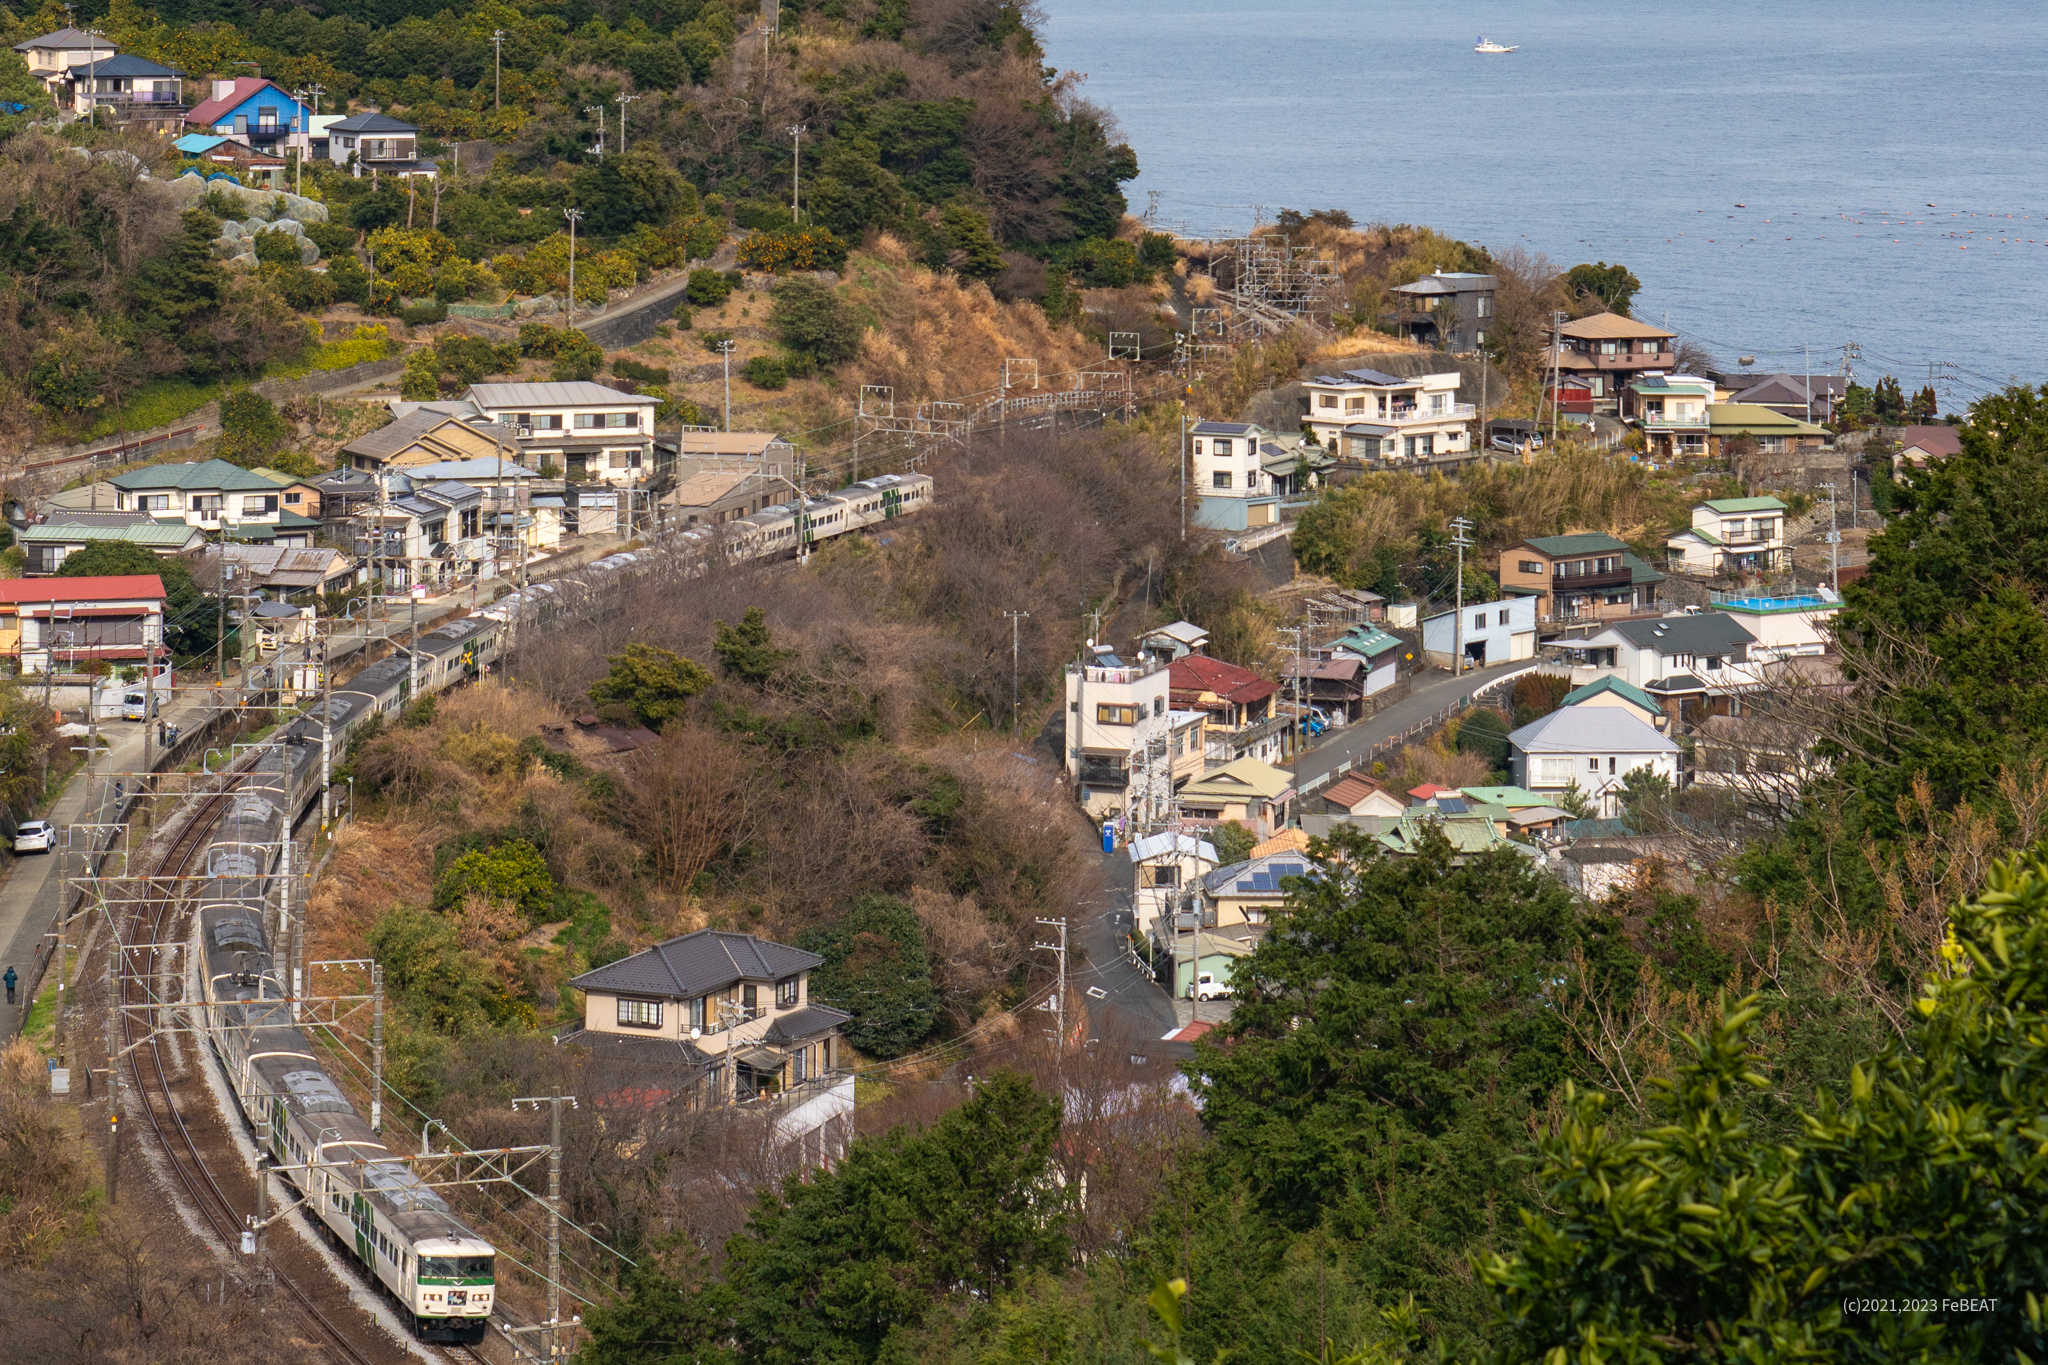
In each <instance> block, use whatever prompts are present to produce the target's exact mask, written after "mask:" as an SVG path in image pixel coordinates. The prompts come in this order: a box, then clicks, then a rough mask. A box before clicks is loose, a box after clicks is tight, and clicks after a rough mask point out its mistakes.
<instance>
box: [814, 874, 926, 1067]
mask: <svg viewBox="0 0 2048 1365" xmlns="http://www.w3.org/2000/svg"><path fill="white" fill-rule="evenodd" d="M802 946H803V947H804V948H805V949H807V950H809V951H810V952H814V953H817V954H819V955H820V956H822V957H823V958H824V959H825V961H824V965H822V966H820V967H819V968H818V969H817V970H816V971H814V972H812V973H811V998H812V999H813V1000H815V1001H816V1002H817V1003H819V1004H821V1005H830V1006H831V1007H832V1008H834V1009H842V1010H845V1011H846V1012H847V1013H849V1014H851V1015H852V1016H853V1021H852V1022H851V1023H850V1024H848V1025H847V1029H846V1037H847V1040H848V1041H849V1042H851V1043H852V1044H853V1045H854V1046H855V1047H857V1048H859V1049H860V1050H861V1051H862V1052H864V1053H867V1054H869V1055H871V1056H875V1057H900V1056H902V1055H903V1054H904V1053H906V1052H908V1051H910V1050H911V1049H912V1048H914V1047H916V1046H917V1044H918V1043H919V1042H921V1041H922V1040H923V1039H924V1037H925V1036H926V1035H927V1034H929V1033H930V1032H931V1031H932V1025H933V1023H934V1022H935V1020H936V1017H937V1006H938V994H937V992H936V991H934V990H933V988H932V969H931V959H930V956H929V955H928V953H927V952H926V949H925V941H924V929H923V927H922V926H920V925H919V924H918V922H917V913H916V912H915V911H913V910H912V909H911V908H910V906H909V905H907V904H905V903H904V902H903V901H900V900H897V899H896V898H895V897H893V896H863V897H862V898H861V899H860V900H859V902H857V903H856V904H855V905H854V907H853V909H852V910H850V911H848V912H847V913H846V915H845V916H844V917H843V918H841V919H839V920H838V921H836V922H835V923H833V924H830V925H827V926H824V927H822V928H819V929H814V930H812V931H810V932H809V933H807V934H806V935H805V936H804V938H803V940H802Z"/></svg>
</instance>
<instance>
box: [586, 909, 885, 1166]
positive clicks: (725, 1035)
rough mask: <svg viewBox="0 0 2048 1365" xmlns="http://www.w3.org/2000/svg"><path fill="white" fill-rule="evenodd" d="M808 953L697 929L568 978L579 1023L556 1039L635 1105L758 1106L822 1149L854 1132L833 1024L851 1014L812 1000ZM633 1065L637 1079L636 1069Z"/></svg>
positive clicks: (830, 1151) (793, 1136) (789, 1135)
mask: <svg viewBox="0 0 2048 1365" xmlns="http://www.w3.org/2000/svg"><path fill="white" fill-rule="evenodd" d="M823 963H824V959H823V958H822V957H819V956H818V955H817V954H816V953H807V952H805V951H804V950H802V949H801V948H792V947H790V946H789V945H788V944H785V943H776V942H773V941H771V940H769V939H764V938H758V937H756V936H755V935H753V934H735V933H726V932H723V931H720V930H716V929H700V930H698V931H697V932H696V933H693V934H684V935H683V936H682V937H680V938H672V939H669V940H667V941H666V942H663V943H657V944H655V945H654V946H653V947H652V948H649V949H647V950H646V951H645V952H639V953H635V954H633V955H632V956H631V957H625V958H621V959H619V960H618V961H617V962H613V963H609V964H607V965H605V966H603V967H598V968H596V969H594V970H592V971H588V972H585V973H583V974H582V975H581V976H578V977H575V978H573V979H572V980H571V981H570V982H569V984H570V985H571V986H573V987H575V988H576V989H577V990H580V991H582V992H583V1023H582V1026H581V1027H580V1028H577V1029H575V1030H572V1031H571V1032H569V1033H567V1034H565V1035H563V1036H562V1039H561V1042H562V1044H563V1045H564V1046H570V1047H577V1048H581V1049H584V1050H585V1051H586V1052H587V1053H588V1054H589V1055H590V1056H591V1058H592V1060H593V1061H594V1062H596V1063H597V1064H598V1070H599V1072H600V1074H603V1073H605V1072H607V1071H611V1072H613V1073H614V1074H616V1073H619V1072H623V1073H624V1074H622V1075H619V1076H618V1079H619V1080H620V1081H621V1082H622V1084H621V1085H620V1086H619V1087H618V1088H619V1089H620V1090H628V1089H630V1090H633V1091H637V1092H638V1095H639V1098H640V1100H641V1102H642V1103H645V1102H647V1101H649V1100H652V1099H656V1098H659V1097H662V1096H665V1095H672V1094H678V1093H680V1094H682V1095H684V1096H686V1097H687V1098H688V1099H689V1100H690V1101H691V1102H692V1103H694V1104H699V1105H707V1106H709V1105H722V1104H733V1103H741V1104H745V1103H765V1104H768V1105H770V1106H771V1107H772V1111H773V1113H774V1116H775V1128H776V1131H777V1135H778V1136H779V1137H780V1138H781V1139H782V1140H784V1141H788V1142H793V1143H809V1142H812V1141H814V1140H815V1135H818V1134H820V1133H821V1132H822V1133H823V1134H825V1136H826V1138H827V1139H828V1140H827V1141H826V1142H825V1143H824V1147H825V1153H824V1154H825V1155H826V1157H827V1158H828V1159H829V1157H830V1156H832V1155H835V1154H837V1153H838V1152H841V1151H843V1150H844V1149H845V1146H846V1144H847V1142H849V1141H850V1140H851V1138H852V1121H853V1105H854V1096H853V1073H852V1071H851V1070H849V1069H847V1067H846V1065H845V1059H844V1058H843V1057H842V1055H841V1042H840V1030H841V1028H842V1027H843V1026H844V1025H845V1023H846V1022H847V1020H848V1019H850V1018H851V1017H852V1016H851V1015H850V1014H848V1013H847V1012H846V1011H845V1010H843V1009H839V1008H835V1007H833V1006H832V1005H828V1004H825V1003H822V1002H819V1001H816V1000H813V999H812V998H811V989H810V985H811V973H812V972H813V971H815V970H816V969H817V968H818V967H819V966H821V965H822V964H823ZM636 1072H637V1073H638V1075H637V1076H635V1074H634V1073H636Z"/></svg>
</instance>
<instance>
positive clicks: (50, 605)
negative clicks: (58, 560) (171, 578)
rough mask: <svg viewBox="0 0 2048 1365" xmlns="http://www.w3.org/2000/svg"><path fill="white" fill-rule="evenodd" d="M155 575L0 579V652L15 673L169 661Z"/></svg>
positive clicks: (161, 589)
mask: <svg viewBox="0 0 2048 1365" xmlns="http://www.w3.org/2000/svg"><path fill="white" fill-rule="evenodd" d="M168 657H169V656H168V651H167V650H166V649H165V647H164V581H163V579H162V578H161V577H159V576H158V575H156V574H116V575H111V576H107V577H99V578H10V579H0V658H7V659H11V660H12V661H13V663H14V669H15V672H17V673H46V672H65V673H75V672H78V671H79V670H80V668H81V666H82V665H85V664H88V663H94V662H103V663H112V664H145V665H148V666H151V667H155V666H156V665H158V664H161V663H165V662H168Z"/></svg>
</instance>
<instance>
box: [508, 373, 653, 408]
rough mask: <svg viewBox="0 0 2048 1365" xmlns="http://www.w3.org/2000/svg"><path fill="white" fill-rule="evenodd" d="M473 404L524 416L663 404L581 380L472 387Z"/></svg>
mask: <svg viewBox="0 0 2048 1365" xmlns="http://www.w3.org/2000/svg"><path fill="white" fill-rule="evenodd" d="M468 396H469V401H470V402H472V403H475V404H476V405H477V406H478V407H481V408H486V409H494V410H511V411H520V412H523V411H525V410H526V409H528V408H573V407H591V406H600V405H609V406H617V405H619V404H622V403H631V404H634V405H635V406H644V407H650V408H655V407H660V406H661V400H660V399H658V398H654V397H651V396H649V395H646V394H634V393H625V392H622V391H620V390H618V389H613V388H607V387H605V386H604V385H603V384H593V383H591V382H590V381H588V380H579V381H576V382H572V383H564V384H471V385H470V386H469V395H468Z"/></svg>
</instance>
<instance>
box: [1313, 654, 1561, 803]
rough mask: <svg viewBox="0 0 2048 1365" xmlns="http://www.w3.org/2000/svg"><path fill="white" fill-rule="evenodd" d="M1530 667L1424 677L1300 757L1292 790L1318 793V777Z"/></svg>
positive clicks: (1522, 663) (1525, 662)
mask: <svg viewBox="0 0 2048 1365" xmlns="http://www.w3.org/2000/svg"><path fill="white" fill-rule="evenodd" d="M1534 665H1535V660H1533V659H1517V660H1516V661H1515V662H1513V663H1506V664H1495V665H1494V666H1493V667H1491V668H1481V669H1474V670H1473V671H1472V672H1470V673H1467V674H1465V676H1464V677H1462V678H1461V677H1457V676H1455V675H1453V674H1450V673H1442V672H1434V673H1431V674H1428V675H1426V676H1427V677H1428V678H1429V679H1430V681H1427V682H1425V683H1424V684H1423V685H1422V686H1420V687H1417V688H1415V689H1414V690H1413V691H1411V692H1410V693H1409V694H1408V695H1407V696H1406V697H1403V698H1402V699H1401V700H1400V701H1397V702H1395V703H1394V704H1393V705H1392V706H1389V707H1388V708H1387V709H1386V710H1384V711H1381V712H1380V713H1379V714H1377V715H1374V716H1369V717H1367V718H1366V719H1364V720H1362V721H1360V722H1358V724H1356V725H1353V726H1351V727H1349V728H1347V729H1344V730H1340V731H1338V732H1337V733H1336V734H1334V735H1331V736H1330V737H1329V738H1328V739H1327V740H1326V741H1325V742H1324V743H1323V744H1322V745H1320V746H1319V747H1317V748H1314V749H1311V750H1309V751H1308V752H1307V753H1304V754H1302V755H1300V756H1299V757H1298V758H1297V759H1296V761H1295V764H1294V787H1295V790H1296V791H1301V790H1303V789H1305V788H1308V787H1310V786H1314V787H1315V788H1316V789H1318V790H1320V788H1321V786H1322V784H1321V783H1320V782H1319V781H1318V779H1319V778H1322V777H1324V776H1325V775H1327V774H1330V773H1334V772H1335V771H1336V770H1337V769H1338V768H1341V767H1343V766H1344V765H1345V764H1346V763H1349V762H1351V761H1352V760H1354V759H1356V758H1358V757H1359V756H1360V755H1362V754H1364V753H1366V752H1367V751H1368V750H1370V749H1371V748H1372V747H1373V746H1374V745H1375V744H1382V743H1385V742H1386V741H1387V740H1390V739H1392V738H1394V737H1395V736H1397V735H1399V734H1401V733H1402V732H1403V731H1405V730H1407V729H1409V728H1410V727H1411V726H1413V725H1415V724H1416V723H1417V722H1418V721H1422V720H1426V719H1427V718H1428V717H1430V716H1431V715H1433V714H1435V713H1436V712H1438V711H1441V710H1443V709H1444V708H1445V707H1446V706H1449V705H1450V704H1451V703H1452V702H1454V701H1456V700H1457V699H1458V698H1459V697H1463V696H1469V695H1470V694H1471V693H1472V692H1474V691H1476V690H1477V689H1479V688H1481V687H1484V686H1485V685H1486V684H1487V683H1489V682H1492V681H1494V680H1495V679H1496V678H1502V677H1505V676H1507V675H1508V674H1510V673H1519V672H1522V671H1524V670H1526V669H1528V668H1531V667H1533V666H1534Z"/></svg>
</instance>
